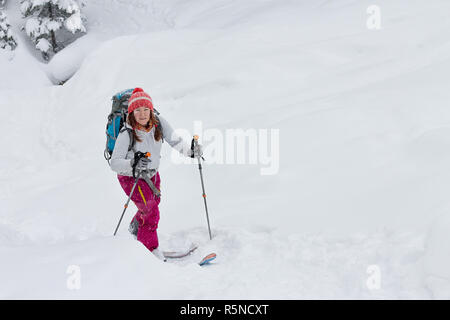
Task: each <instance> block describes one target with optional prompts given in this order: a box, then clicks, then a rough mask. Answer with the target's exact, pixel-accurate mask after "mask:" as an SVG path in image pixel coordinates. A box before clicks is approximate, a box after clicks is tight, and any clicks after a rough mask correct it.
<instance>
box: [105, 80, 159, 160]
mask: <svg viewBox="0 0 450 320" xmlns="http://www.w3.org/2000/svg"><path fill="white" fill-rule="evenodd" d="M133 90H134V88H132V89H127V90H123V91H120V92H118V93H116V94H115V95H113V97H112V98H111V100H112V107H111V112H110V113H109V115H108V122H107V123H106V147H105V151H104V152H103V155H104V157H105V159H106V161H108V163H109V161H110V160H111V156H112V154H113V151H114V146H115V144H116V140H117V137H118V136H119V133H120V132H122V131H125V130H127V131H128V133H129V135H130V146H129V147H128V151H130V150H131V149H132V148H133V147H134V144H135V141H134V136H133V134H132V132H131V129H128V128H127V127H126V126H125V123H126V121H127V115H128V100H129V99H130V97H131V94H132V93H133ZM153 111H154V113H155V117H156V119H157V121H158V122H159V118H158V115H159V112H158V111H157V110H156V109H153Z"/></svg>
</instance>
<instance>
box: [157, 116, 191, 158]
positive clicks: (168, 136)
mask: <svg viewBox="0 0 450 320" xmlns="http://www.w3.org/2000/svg"><path fill="white" fill-rule="evenodd" d="M158 118H159V122H160V125H161V127H162V131H163V137H164V140H165V141H167V143H168V144H169V145H170V146H171V147H172V148H174V149H175V150H177V151H178V152H179V153H181V154H182V155H184V156H186V157H190V156H191V154H192V150H191V146H190V144H187V143H186V142H185V141H184V140H183V138H181V137H180V136H179V135H178V134H177V133H176V132H175V130H174V129H173V128H172V126H171V125H170V124H169V122H167V120H166V119H164V118H163V117H161V116H158Z"/></svg>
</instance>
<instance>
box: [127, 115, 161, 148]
mask: <svg viewBox="0 0 450 320" xmlns="http://www.w3.org/2000/svg"><path fill="white" fill-rule="evenodd" d="M127 123H128V124H129V125H130V126H132V127H133V129H136V128H137V127H138V122H137V121H136V118H135V117H134V114H133V112H131V113H130V114H128V117H127ZM150 124H153V125H154V126H155V140H156V141H159V140H160V139H161V138H162V130H161V124H160V123H159V121H158V119H157V118H156V116H155V114H154V113H153V110H151V109H150V120H149V121H148V122H147V124H146V125H145V128H146V129H148V128H150ZM133 136H134V139H135V140H136V141H139V142H142V140H141V139H140V138H139V137H138V135H137V134H136V131H135V130H133Z"/></svg>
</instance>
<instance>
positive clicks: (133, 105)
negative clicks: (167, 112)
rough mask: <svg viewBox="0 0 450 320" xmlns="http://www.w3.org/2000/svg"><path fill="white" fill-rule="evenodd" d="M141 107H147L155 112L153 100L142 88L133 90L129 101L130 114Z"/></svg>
mask: <svg viewBox="0 0 450 320" xmlns="http://www.w3.org/2000/svg"><path fill="white" fill-rule="evenodd" d="M140 107H146V108H149V109H150V110H153V100H152V98H151V97H150V96H149V95H148V94H147V93H145V92H144V90H142V89H141V88H136V89H134V90H133V93H132V94H131V97H130V99H129V100H128V113H131V112H133V111H134V110H136V109H137V108H140Z"/></svg>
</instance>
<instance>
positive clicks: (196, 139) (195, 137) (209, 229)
mask: <svg viewBox="0 0 450 320" xmlns="http://www.w3.org/2000/svg"><path fill="white" fill-rule="evenodd" d="M194 146H195V147H197V146H198V136H197V135H195V136H194V138H193V139H192V143H191V149H192V151H194ZM201 158H202V159H203V160H205V159H204V158H203V157H201ZM197 160H198V170H199V171H200V180H201V182H202V190H203V202H204V203H205V211H206V221H207V222H208V232H209V240H212V236H211V227H210V225H209V215H208V205H207V204H206V193H205V184H204V183H203V173H202V163H201V161H200V156H198V157H197Z"/></svg>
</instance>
